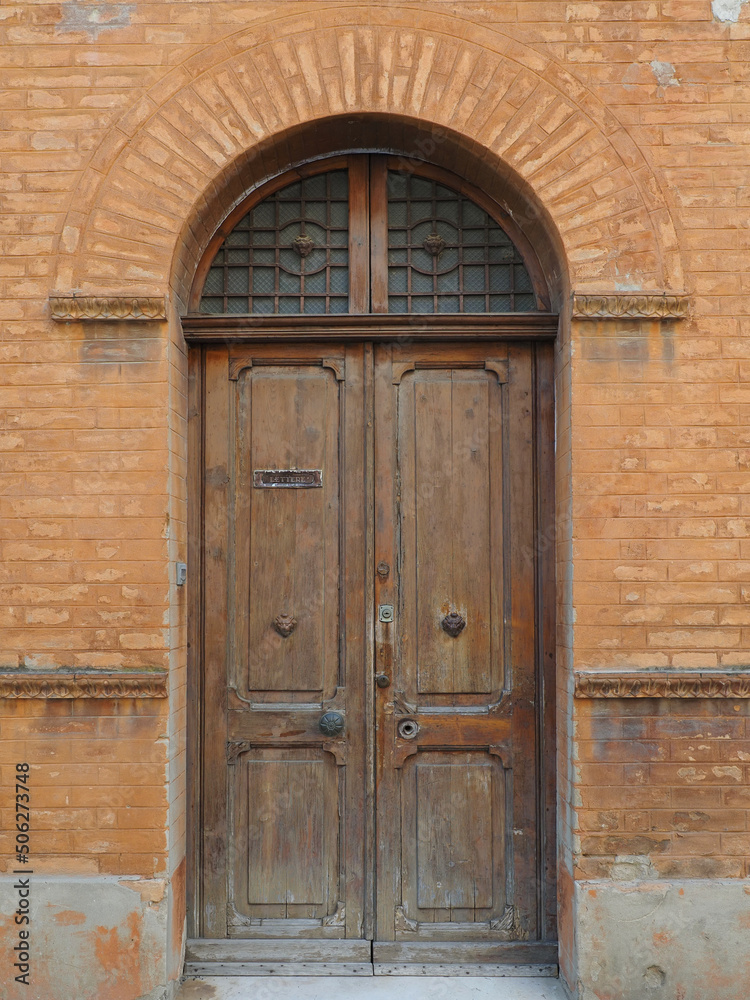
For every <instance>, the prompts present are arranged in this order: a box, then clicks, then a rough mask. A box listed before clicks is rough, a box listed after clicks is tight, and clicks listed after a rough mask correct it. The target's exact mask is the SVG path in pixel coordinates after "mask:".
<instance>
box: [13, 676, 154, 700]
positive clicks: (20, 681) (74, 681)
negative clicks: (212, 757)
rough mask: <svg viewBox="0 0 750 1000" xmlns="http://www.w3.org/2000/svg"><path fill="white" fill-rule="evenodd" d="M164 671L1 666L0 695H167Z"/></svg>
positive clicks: (125, 696) (23, 696) (47, 696)
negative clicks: (8, 668) (38, 668)
mask: <svg viewBox="0 0 750 1000" xmlns="http://www.w3.org/2000/svg"><path fill="white" fill-rule="evenodd" d="M167 694H168V691H167V674H166V671H164V670H160V671H156V670H154V671H135V670H133V671H129V670H122V671H116V672H115V671H107V670H79V671H71V670H48V671H34V670H3V671H0V698H44V699H46V698H166V697H167Z"/></svg>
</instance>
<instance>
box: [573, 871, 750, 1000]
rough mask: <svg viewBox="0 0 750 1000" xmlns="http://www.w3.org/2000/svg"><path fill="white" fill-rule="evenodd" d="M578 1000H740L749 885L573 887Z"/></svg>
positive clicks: (747, 969)
mask: <svg viewBox="0 0 750 1000" xmlns="http://www.w3.org/2000/svg"><path fill="white" fill-rule="evenodd" d="M575 893H576V946H577V955H578V976H577V982H576V990H574V995H576V996H577V997H578V998H579V1000H709V998H710V1000H746V998H748V997H750V883H748V882H745V881H740V880H733V879H724V880H722V879H712V880H703V879H686V880H682V881H676V880H675V881H648V882H645V881H644V882H615V881H609V880H603V879H601V880H600V879H596V880H591V881H584V882H578V883H577V885H576V889H575Z"/></svg>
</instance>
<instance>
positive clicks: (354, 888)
mask: <svg viewBox="0 0 750 1000" xmlns="http://www.w3.org/2000/svg"><path fill="white" fill-rule="evenodd" d="M550 359H551V351H550V349H549V346H548V345H547V344H536V345H534V344H528V343H513V342H508V341H501V340H497V341H492V340H490V341H482V342H470V341H456V342H452V341H450V342H432V343H431V342H421V341H418V340H408V339H407V340H405V341H404V342H403V343H398V342H394V343H387V342H386V343H368V342H356V343H346V342H342V341H339V342H335V341H330V342H324V341H321V342H304V343H266V344H260V343H253V344H245V345H242V344H235V345H230V346H228V347H227V346H221V347H214V346H211V347H205V348H203V349H202V352H200V357H199V358H197V359H196V360H195V364H194V370H195V380H194V381H195V385H196V386H197V388H196V397H195V399H196V404H195V405H196V407H197V406H202V411H203V417H202V421H201V422H200V428H201V429H200V432H199V433H198V434H196V435H194V437H195V441H194V445H195V450H196V452H197V455H198V456H199V460H198V462H197V467H198V469H199V472H198V474H197V478H199V479H200V484H199V488H200V491H201V494H202V527H201V531H202V540H201V545H200V557H199V558H200V560H201V565H200V577H201V594H200V597H199V598H198V602H199V604H200V606H201V609H202V613H201V624H200V628H198V627H196V628H195V629H194V633H195V635H196V644H197V649H196V650H195V651H194V656H195V662H196V664H197V670H198V675H199V680H198V683H197V685H196V687H195V695H196V697H197V698H198V699H199V701H200V705H201V711H200V719H199V730H200V732H199V735H198V738H197V739H196V740H194V741H193V744H192V746H193V760H194V767H195V768H197V769H198V771H199V775H200V777H199V781H198V782H197V784H196V799H197V802H198V811H197V816H198V818H199V821H198V827H199V829H198V832H197V835H196V838H195V851H194V855H195V857H194V861H195V866H196V878H195V883H194V884H195V886H196V888H195V897H196V898H195V900H194V905H193V910H192V912H193V914H194V917H193V919H194V923H195V927H194V930H193V935H194V938H195V939H196V940H192V941H191V942H190V944H189V952H188V961H189V962H190V963H192V965H191V966H190V967H191V969H192V970H193V971H195V970H199V971H204V969H205V968H210V966H206V965H205V964H204V965H202V964H201V963H209V962H211V961H218V962H223V963H229V965H228V966H227V968H230V969H231V970H233V971H235V972H240V973H241V972H245V973H260V972H269V971H274V972H283V971H287V972H290V973H294V972H306V973H314V972H331V971H336V972H349V973H362V974H371V973H372V972H373V971H375V972H376V973H391V972H406V971H412V972H415V971H424V972H430V971H433V972H439V971H441V970H442V971H450V970H452V971H458V972H472V971H473V972H477V973H478V974H482V975H488V974H490V975H491V974H493V972H496V973H497V972H503V971H508V968H507V967H508V965H524V966H526V965H528V966H531V967H533V968H534V969H535V970H536V971H537V972H542V971H547V972H549V971H550V970H551V969H552V968H553V967H554V963H555V962H556V957H555V956H556V951H555V949H554V946H553V944H552V943H551V942H552V941H553V939H554V885H553V875H552V873H553V871H554V847H553V840H554V830H553V829H551V827H550V822H551V810H552V794H551V792H552V786H553V778H552V773H551V766H550V758H551V748H552V742H551V733H550V731H549V730H550V728H551V719H552V717H553V714H552V713H553V707H552V703H551V697H550V691H549V689H548V688H549V684H550V683H551V673H550V670H549V668H548V667H545V660H546V661H547V662H548V664H549V663H551V653H550V647H551V635H550V634H549V628H550V626H551V617H550V608H551V603H552V595H551V594H549V593H548V587H549V581H550V573H549V563H548V560H546V559H545V557H544V551H545V548H549V546H548V545H547V546H545V545H541V546H540V544H539V539H540V538H544V539H546V540H547V542H549V532H548V525H547V524H546V523H545V522H548V521H549V519H550V510H549V494H550V490H549V486H550V469H549V465H550V458H551V449H550V443H551V442H550V439H551V413H552V409H551V392H552V388H551V374H550ZM201 401H202V402H201ZM545 566H546V567H547V568H546V569H545ZM192 568H193V569H195V567H192ZM545 719H546V722H545Z"/></svg>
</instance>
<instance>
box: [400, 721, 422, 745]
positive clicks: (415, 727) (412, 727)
mask: <svg viewBox="0 0 750 1000" xmlns="http://www.w3.org/2000/svg"><path fill="white" fill-rule="evenodd" d="M418 732H419V723H418V722H417V721H416V719H403V720H402V721H401V722H399V724H398V735H399V736H400V737H401V739H402V740H413V739H414V737H415V736H416V735H417V733H418Z"/></svg>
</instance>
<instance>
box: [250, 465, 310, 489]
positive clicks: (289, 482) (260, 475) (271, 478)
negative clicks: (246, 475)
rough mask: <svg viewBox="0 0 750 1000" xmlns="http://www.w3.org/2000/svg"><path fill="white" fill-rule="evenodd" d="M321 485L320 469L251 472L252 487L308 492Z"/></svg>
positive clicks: (257, 470)
mask: <svg viewBox="0 0 750 1000" xmlns="http://www.w3.org/2000/svg"><path fill="white" fill-rule="evenodd" d="M322 485H323V473H322V472H321V470H320V469H256V470H255V471H254V472H253V486H256V487H258V488H262V487H265V488H267V489H271V488H273V487H276V488H279V487H282V488H286V489H293V490H309V489H313V488H314V487H316V486H322Z"/></svg>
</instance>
